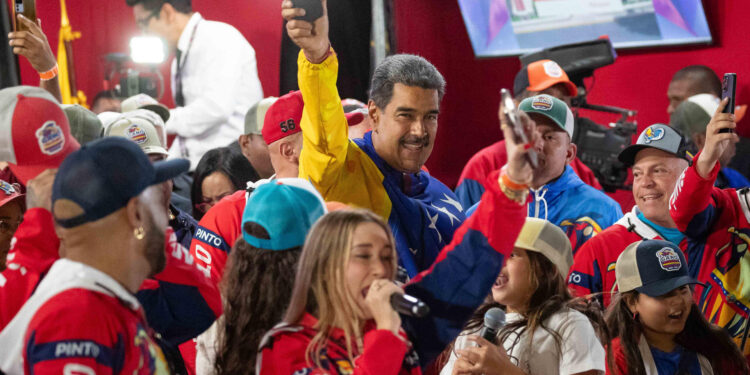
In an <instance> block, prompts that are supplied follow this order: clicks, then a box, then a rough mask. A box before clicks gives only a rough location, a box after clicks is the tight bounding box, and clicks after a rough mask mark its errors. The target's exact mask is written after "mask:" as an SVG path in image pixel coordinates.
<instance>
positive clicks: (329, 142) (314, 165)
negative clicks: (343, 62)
mask: <svg viewBox="0 0 750 375" xmlns="http://www.w3.org/2000/svg"><path fill="white" fill-rule="evenodd" d="M297 67H298V73H297V79H298V82H299V87H300V91H301V92H302V98H303V100H304V102H305V109H304V111H303V112H302V123H301V124H300V126H301V127H302V137H303V142H302V152H301V154H300V160H299V177H300V178H304V179H307V180H309V181H310V182H311V183H312V184H313V185H314V186H315V188H316V189H318V191H319V192H320V194H321V195H323V198H324V199H325V200H326V201H338V202H342V203H346V204H349V205H352V206H355V207H362V208H368V209H370V210H372V211H373V212H375V213H376V214H378V215H379V216H381V217H382V218H383V219H385V220H388V216H389V215H390V212H391V202H390V200H389V199H388V196H387V194H386V191H385V188H383V174H382V173H381V172H380V170H379V169H378V168H377V166H376V165H375V163H374V162H373V161H372V160H371V159H370V158H369V157H368V156H367V154H365V153H364V152H363V151H362V150H361V149H360V148H359V147H357V145H356V144H355V143H354V142H351V141H350V140H349V138H348V133H349V126H348V124H347V122H346V116H345V115H344V108H343V107H342V105H341V99H340V98H339V94H338V89H337V88H336V79H337V77H338V59H337V58H336V54H335V53H331V54H330V55H329V56H328V58H327V59H326V60H325V61H323V62H322V63H320V64H313V63H311V62H309V61H308V60H307V58H306V57H305V55H304V52H302V51H300V53H299V57H298V58H297Z"/></svg>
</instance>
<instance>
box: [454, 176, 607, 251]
mask: <svg viewBox="0 0 750 375" xmlns="http://www.w3.org/2000/svg"><path fill="white" fill-rule="evenodd" d="M529 196H530V201H529V212H528V215H529V217H538V218H540V219H544V220H547V221H549V222H551V223H553V224H555V225H557V226H558V227H560V228H561V229H562V230H563V232H565V234H566V235H567V236H568V239H569V240H570V245H571V248H572V249H573V255H575V254H576V253H577V252H578V249H580V248H581V246H582V245H583V244H584V243H586V241H588V240H589V239H591V238H593V237H594V236H595V235H597V234H598V233H599V232H601V231H602V230H604V229H606V228H609V227H610V226H611V225H612V224H614V223H615V222H617V220H619V219H620V218H621V217H622V209H621V208H620V205H619V204H618V203H617V202H615V201H614V200H613V199H612V198H610V197H608V196H607V195H606V194H604V193H602V192H601V191H599V190H596V189H594V188H592V187H591V186H589V185H587V184H585V183H583V181H581V179H580V178H579V177H578V175H576V174H575V172H573V167H571V166H569V165H568V166H566V167H565V171H564V172H563V174H562V175H560V177H558V178H556V179H554V180H552V181H550V182H548V183H547V184H546V185H544V186H541V187H540V188H539V189H536V190H534V189H531V192H530V194H529ZM475 208H476V206H474V207H471V208H469V209H468V210H467V215H469V216H470V215H472V213H473V212H474V210H475Z"/></svg>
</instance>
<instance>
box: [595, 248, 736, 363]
mask: <svg viewBox="0 0 750 375" xmlns="http://www.w3.org/2000/svg"><path fill="white" fill-rule="evenodd" d="M615 272H616V276H617V285H618V288H619V295H618V296H616V297H615V299H614V300H613V302H612V304H611V305H610V307H609V310H608V311H607V324H608V326H609V328H610V330H611V331H612V335H613V337H615V339H614V340H612V344H611V358H610V359H609V360H608V369H607V374H613V375H626V374H627V375H682V374H689V375H707V374H747V373H748V367H747V363H746V362H745V359H744V357H743V356H742V354H741V353H740V351H739V349H738V347H737V346H736V345H735V344H734V343H733V342H732V340H731V339H730V337H729V335H728V334H727V333H726V332H725V331H724V330H723V329H721V328H719V327H717V326H714V325H712V324H710V323H708V321H706V319H705V318H704V317H703V315H702V314H701V312H700V310H699V309H698V306H697V305H696V304H695V302H694V300H693V291H692V288H691V284H698V281H697V280H695V279H693V278H692V277H690V276H689V275H688V268H687V264H686V262H685V256H684V255H683V253H682V251H681V250H680V249H679V248H678V247H677V246H675V245H674V244H672V243H671V242H667V241H661V240H643V241H638V242H635V243H632V244H630V245H629V246H628V247H627V248H625V251H623V253H622V254H621V255H620V257H619V258H618V259H617V263H616V265H615Z"/></svg>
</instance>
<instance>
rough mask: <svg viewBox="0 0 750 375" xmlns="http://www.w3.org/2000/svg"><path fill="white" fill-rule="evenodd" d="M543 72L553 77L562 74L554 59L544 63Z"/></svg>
mask: <svg viewBox="0 0 750 375" xmlns="http://www.w3.org/2000/svg"><path fill="white" fill-rule="evenodd" d="M543 66H544V72H545V73H547V75H548V76H550V77H554V78H560V77H562V75H563V70H562V68H560V65H557V63H556V62H554V61H547V62H546V63H544V65H543Z"/></svg>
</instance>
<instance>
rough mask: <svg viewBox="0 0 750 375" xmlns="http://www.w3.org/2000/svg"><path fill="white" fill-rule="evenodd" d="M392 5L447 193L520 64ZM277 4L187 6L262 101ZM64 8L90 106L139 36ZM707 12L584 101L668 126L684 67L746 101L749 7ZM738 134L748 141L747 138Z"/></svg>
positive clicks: (452, 23)
mask: <svg viewBox="0 0 750 375" xmlns="http://www.w3.org/2000/svg"><path fill="white" fill-rule="evenodd" d="M394 2H395V11H396V12H395V13H396V27H397V38H398V45H397V47H398V51H399V52H409V53H416V54H419V55H422V56H424V57H426V58H427V59H429V60H430V61H432V62H433V63H434V64H435V65H436V66H437V67H438V69H439V70H440V71H441V72H442V73H443V74H444V75H445V78H446V80H447V82H448V91H447V94H446V96H445V99H444V100H443V103H442V109H441V112H442V113H441V116H440V129H439V131H438V137H437V141H436V147H435V151H434V152H433V154H432V157H431V158H430V160H429V161H428V167H429V168H430V171H431V172H432V173H433V174H434V175H435V176H436V177H438V178H439V179H441V180H442V181H444V182H445V183H446V184H448V185H449V186H452V185H454V184H455V183H456V181H457V179H458V176H459V174H460V172H461V168H462V167H463V165H464V164H465V163H466V161H467V160H468V159H469V158H470V157H471V155H472V154H473V153H474V152H476V151H477V150H479V149H480V148H482V147H484V146H486V145H489V144H491V143H492V142H494V141H496V140H498V139H499V138H500V136H499V134H500V132H499V129H498V127H499V126H498V121H497V114H496V112H497V102H498V98H499V94H498V92H499V90H500V88H501V87H511V86H512V82H513V77H514V75H515V73H516V71H517V70H518V69H519V63H518V59H517V58H493V59H482V60H478V59H475V58H474V54H473V52H472V50H471V45H470V43H469V38H468V36H467V33H466V29H465V28H464V24H463V20H462V19H461V15H460V13H459V9H458V4H457V1H456V0H394ZM279 4H280V1H278V0H255V1H247V0H223V1H216V0H213V1H212V0H194V2H193V5H194V8H195V9H196V10H198V11H200V12H201V13H202V14H203V15H204V16H205V17H206V18H208V19H213V20H219V21H224V22H228V23H230V24H232V25H234V26H235V27H237V28H238V29H239V30H240V31H242V33H243V34H244V35H245V36H246V37H247V39H248V40H249V41H250V43H251V44H252V45H253V47H254V48H255V50H256V53H257V57H258V69H259V72H260V79H261V82H262V84H263V88H264V91H265V93H266V94H267V95H277V94H278V69H279V68H278V67H279V56H280V52H279V51H280V50H279V45H280V32H281V19H280V16H279V13H280V12H279V10H280V5H279ZM730 4H731V6H730ZM67 5H68V13H69V15H70V20H71V23H72V25H73V28H74V30H77V31H81V32H82V34H83V38H82V39H80V40H78V41H76V42H75V43H74V51H75V55H76V62H77V64H78V66H77V72H78V83H79V86H80V88H81V89H83V90H84V91H85V93H86V94H87V95H88V96H89V98H92V97H93V95H94V94H96V92H98V91H99V90H100V89H101V81H102V77H103V75H104V71H103V67H102V63H101V61H100V60H99V59H100V56H103V55H104V54H106V53H109V52H127V51H128V50H127V43H128V40H129V38H130V37H131V36H132V35H134V34H135V33H136V28H135V25H134V22H133V16H132V12H131V9H129V8H128V7H127V6H125V0H99V1H92V0H67ZM703 5H704V8H705V10H706V15H707V17H708V22H709V25H710V26H711V30H712V34H713V37H714V44H713V45H712V46H709V47H705V46H692V47H670V48H666V47H661V48H651V49H640V50H620V51H618V53H619V56H620V57H619V58H618V60H617V62H616V63H615V64H614V65H612V66H609V67H605V68H602V69H600V70H599V71H597V72H596V84H595V86H594V88H593V91H592V92H591V95H590V97H589V101H590V102H591V103H599V104H611V105H617V106H621V107H625V108H630V109H636V110H638V111H639V115H638V117H637V119H638V122H639V124H640V128H643V127H645V126H647V125H649V124H651V123H654V122H660V121H661V122H664V121H668V117H667V115H666V112H665V111H666V107H667V99H666V95H665V93H666V88H667V84H668V83H669V80H670V78H671V76H672V74H673V73H674V72H675V71H677V70H678V69H680V68H681V67H683V66H685V65H689V64H705V65H708V66H710V67H712V68H714V69H715V70H716V71H717V72H718V73H719V74H721V73H723V72H729V71H732V72H736V73H738V75H739V85H738V90H739V94H738V97H739V102H741V103H742V102H745V103H746V102H748V100H743V98H745V97H748V96H747V95H749V94H750V85H748V84H747V83H745V82H746V81H743V77H748V76H750V74H748V73H750V66H748V65H747V61H750V48H748V45H747V35H748V31H747V30H748V29H747V27H746V25H745V24H744V22H746V20H747V15H748V14H750V3H748V2H745V1H737V0H705V1H704V2H703ZM37 6H38V8H39V9H38V15H39V17H40V18H42V19H43V21H44V22H43V23H42V26H43V28H44V30H45V32H46V33H47V35H48V37H49V39H50V40H51V41H52V45H53V50H56V49H57V34H58V28H59V22H60V20H59V18H60V16H59V3H58V1H56V0H44V1H37ZM22 64H23V65H22V76H23V81H24V83H26V84H32V85H36V84H37V83H38V78H36V75H35V74H34V72H33V71H32V70H31V68H30V66H28V64H27V63H26V62H23V63H22ZM165 65H166V64H165ZM163 71H164V72H165V73H168V68H166V66H165V69H164V70H163ZM166 77H168V75H166ZM165 98H166V99H165V100H163V101H164V102H165V104H171V95H170V94H167V95H165ZM749 117H750V116H749ZM613 119H614V118H612V120H613ZM740 125H741V127H743V126H744V127H745V128H750V120H747V119H746V120H743V123H741V124H740ZM746 130H750V129H746ZM744 134H745V135H750V131H745V132H744Z"/></svg>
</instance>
